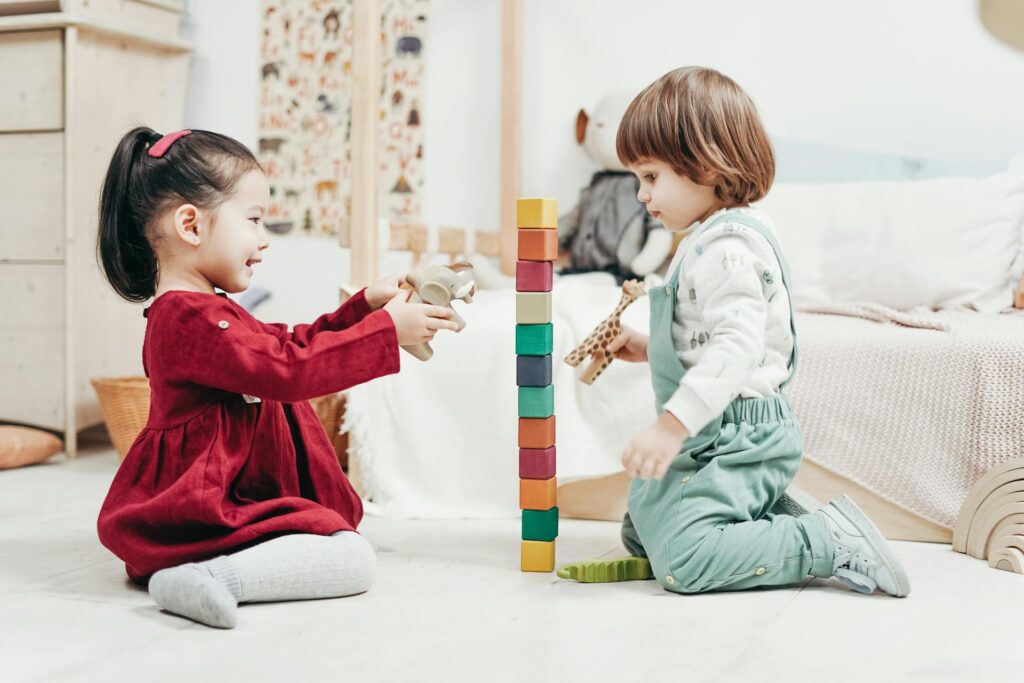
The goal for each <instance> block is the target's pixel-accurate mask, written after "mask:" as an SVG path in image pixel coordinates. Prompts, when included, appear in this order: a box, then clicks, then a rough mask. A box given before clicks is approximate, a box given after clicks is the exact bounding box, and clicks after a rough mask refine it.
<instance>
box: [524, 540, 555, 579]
mask: <svg viewBox="0 0 1024 683" xmlns="http://www.w3.org/2000/svg"><path fill="white" fill-rule="evenodd" d="M522 544H523V548H522V554H521V556H520V564H519V568H520V569H521V570H522V571H524V572H553V571H555V542H554V541H523V542H522Z"/></svg>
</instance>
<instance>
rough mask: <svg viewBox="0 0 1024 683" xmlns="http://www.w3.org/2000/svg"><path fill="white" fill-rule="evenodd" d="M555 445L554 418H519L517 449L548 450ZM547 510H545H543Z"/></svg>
mask: <svg viewBox="0 0 1024 683" xmlns="http://www.w3.org/2000/svg"><path fill="white" fill-rule="evenodd" d="M554 445H555V416H554V415H550V416H548V417H545V418H543V419H541V418H537V417H521V418H519V447H520V448H548V447H549V446H554ZM544 509H545V510H547V508H544Z"/></svg>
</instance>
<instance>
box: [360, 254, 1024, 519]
mask: <svg viewBox="0 0 1024 683" xmlns="http://www.w3.org/2000/svg"><path fill="white" fill-rule="evenodd" d="M620 293H621V290H620V289H619V288H618V287H616V286H615V285H614V282H613V281H612V280H611V278H610V277H609V276H606V275H603V274H592V275H587V276H573V277H568V278H562V279H559V280H556V283H555V290H554V311H553V317H554V323H555V338H554V363H553V369H554V384H555V415H556V429H557V435H556V442H557V453H558V476H559V480H560V481H566V480H569V479H575V478H580V477H593V476H601V475H605V474H610V473H614V472H619V471H621V465H620V463H619V454H620V452H621V450H622V448H623V446H624V445H625V443H626V442H627V441H628V440H629V438H630V437H631V436H632V434H633V433H634V432H635V431H636V430H637V429H639V428H641V427H642V426H644V425H645V424H647V423H648V422H650V421H651V420H653V419H654V407H653V406H654V403H653V396H652V392H651V388H650V379H649V374H648V368H647V366H646V365H643V364H630V363H624V362H615V363H613V364H612V365H611V367H609V368H608V370H606V371H605V373H604V374H603V375H602V376H601V377H600V378H599V379H598V380H597V382H595V383H594V385H593V386H589V387H588V386H586V385H584V384H582V383H580V382H579V381H578V380H577V379H576V375H577V374H578V372H579V371H577V370H573V369H572V368H570V367H569V366H567V365H565V364H564V363H563V362H562V361H561V359H562V358H563V357H564V356H565V354H566V353H568V351H569V350H571V348H572V346H574V345H575V344H576V343H577V342H578V341H579V340H581V339H582V338H583V337H584V336H585V335H586V334H588V333H589V332H590V330H591V329H593V327H594V325H596V324H597V323H598V322H599V321H600V320H602V319H603V318H604V317H605V316H606V315H608V313H609V312H611V310H612V309H613V308H614V307H615V305H616V303H617V302H618V300H619V296H620ZM456 305H457V306H459V304H456ZM459 311H460V313H462V315H463V317H465V318H466V320H467V323H468V325H467V328H466V329H465V330H464V331H463V332H462V333H460V334H457V335H455V334H440V335H438V336H437V338H436V339H435V341H434V343H433V346H434V350H435V355H434V358H433V359H431V360H430V361H428V362H426V363H421V362H420V361H417V360H415V359H414V358H412V357H411V356H409V355H407V354H405V353H404V352H403V354H402V371H401V372H400V373H399V374H398V375H395V376H391V377H386V378H382V379H379V380H375V381H373V382H370V383H368V384H366V385H363V386H360V387H356V388H354V389H352V390H350V392H349V403H348V408H347V413H346V425H345V428H346V429H349V430H351V431H352V432H353V436H354V442H355V446H354V449H355V450H354V451H353V453H352V456H353V457H354V458H355V459H357V460H358V462H359V466H360V476H359V486H360V490H361V492H362V493H363V494H364V495H365V496H370V497H372V499H373V501H374V503H375V506H374V507H375V508H376V509H377V510H378V511H380V512H381V513H383V514H386V515H390V516H400V517H494V516H514V515H515V514H517V513H518V478H519V475H518V448H517V445H516V439H517V392H516V377H515V365H516V360H515V359H516V356H515V293H514V292H512V291H509V290H490V291H481V292H479V296H478V297H477V301H476V302H475V303H473V304H472V305H468V306H465V305H463V306H459ZM886 311H887V309H884V308H881V307H870V306H869V307H857V306H849V305H848V306H845V307H844V308H843V309H842V311H841V312H842V313H844V315H823V314H811V313H798V315H797V333H798V337H799V345H800V367H799V371H798V372H797V374H796V378H795V379H794V381H793V383H792V384H791V385H790V386H789V387H788V388H787V393H788V395H789V396H790V398H791V400H792V401H793V404H794V407H795V409H796V413H797V417H798V419H799V420H800V423H801V425H802V427H803V429H804V434H805V437H806V451H807V457H808V458H809V459H811V460H814V461H816V462H818V463H820V464H822V465H824V466H826V467H828V468H830V469H832V470H834V471H836V472H838V473H839V474H841V475H843V476H846V477H849V478H851V479H853V480H856V481H857V482H859V483H861V484H862V485H864V486H866V487H867V488H869V489H872V490H873V491H875V492H876V493H878V494H880V495H882V496H883V497H885V498H888V499H890V500H892V501H893V502H896V503H898V504H900V505H902V506H904V507H906V508H907V509H909V510H911V511H913V512H916V513H918V514H920V515H922V516H924V517H926V518H928V519H931V520H933V521H935V522H937V523H939V524H943V525H946V526H952V525H953V523H954V521H955V518H956V515H957V513H958V512H959V507H960V503H961V502H962V501H963V499H964V497H965V496H966V494H967V491H968V490H969V488H970V486H971V484H972V483H973V482H974V481H975V480H976V479H977V478H978V477H979V476H980V475H981V474H982V473H983V472H984V471H985V470H987V469H989V468H990V467H992V466H994V465H996V464H998V463H999V462H1002V461H1004V460H1006V459H1008V458H1012V457H1019V456H1020V454H1021V452H1024V391H1022V389H1024V316H1022V315H1019V314H1010V315H982V314H976V313H923V314H914V315H908V314H903V315H895V314H894V315H892V316H888V315H887V314H886ZM857 316H860V317H857ZM624 322H625V323H626V324H628V325H630V326H632V327H635V328H637V329H640V330H642V331H646V330H647V327H648V305H647V301H646V299H641V300H640V301H638V302H637V303H635V304H634V305H633V306H632V307H631V308H630V309H628V310H627V311H626V314H625V316H624ZM897 323H899V324H897Z"/></svg>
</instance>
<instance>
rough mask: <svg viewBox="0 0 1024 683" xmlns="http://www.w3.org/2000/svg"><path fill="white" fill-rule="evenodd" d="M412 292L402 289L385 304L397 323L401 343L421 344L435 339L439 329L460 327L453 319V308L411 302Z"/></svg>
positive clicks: (402, 344) (453, 329) (392, 318)
mask: <svg viewBox="0 0 1024 683" xmlns="http://www.w3.org/2000/svg"><path fill="white" fill-rule="evenodd" d="M410 294H412V292H410V291H409V290H407V289H400V290H398V294H396V295H395V296H394V297H392V298H391V300H390V301H388V303H387V304H386V305H385V306H384V310H385V311H387V312H388V314H389V315H390V316H391V320H392V321H393V322H394V323H395V332H396V333H397V334H398V343H399V345H401V346H408V345H410V344H421V343H423V342H428V341H430V340H431V339H433V338H434V335H435V334H437V331H438V330H452V331H456V330H458V329H459V326H458V325H456V324H455V323H454V322H452V320H451V317H452V315H453V314H454V313H455V312H454V311H453V310H452V309H450V308H447V307H445V306H434V305H432V304H411V303H409V295H410Z"/></svg>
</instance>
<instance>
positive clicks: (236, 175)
mask: <svg viewBox="0 0 1024 683" xmlns="http://www.w3.org/2000/svg"><path fill="white" fill-rule="evenodd" d="M269 200H270V191H269V185H268V182H267V178H266V176H265V175H264V172H263V169H262V168H261V167H260V164H259V162H257V161H256V159H255V157H253V155H252V153H251V152H250V151H249V150H248V149H247V148H246V147H245V146H244V145H242V144H240V143H238V142H237V141H235V140H232V139H231V138H228V137H225V136H222V135H218V134H216V133H211V132H207V131H199V130H195V131H179V132H177V133H171V134H169V135H164V136H161V135H160V134H158V133H155V132H154V131H153V130H151V129H149V128H136V129H134V130H132V131H130V132H129V133H128V134H126V135H125V136H124V138H123V139H122V140H121V142H120V143H119V145H118V147H117V150H116V151H115V152H114V156H113V159H112V160H111V162H110V167H109V169H108V171H107V175H106V180H105V182H104V185H103V194H102V197H101V201H100V224H99V239H98V249H99V256H100V260H101V263H102V266H103V272H104V275H105V276H106V278H107V280H108V281H109V282H110V284H111V286H112V287H113V288H114V289H115V290H116V291H117V293H118V294H119V295H121V296H122V297H124V298H125V299H127V300H129V301H134V302H140V301H146V300H148V299H150V298H154V301H153V302H152V304H151V305H150V306H149V308H147V309H146V317H147V319H148V320H147V328H146V337H145V342H144V345H143V349H142V358H143V366H144V368H145V371H146V375H147V377H149V384H150V388H151V390H152V398H151V405H150V412H149V420H148V422H147V423H146V426H145V428H144V429H143V430H142V432H141V433H140V434H139V436H138V438H136V440H135V443H134V444H132V447H131V450H130V451H129V452H128V455H127V457H126V458H125V460H124V462H123V463H122V465H121V467H120V469H119V470H118V472H117V475H116V476H115V478H114V481H113V483H112V484H111V486H110V491H109V493H108V494H107V497H106V500H105V501H104V503H103V507H102V509H101V510H100V515H99V521H98V524H97V527H98V531H99V538H100V541H101V542H102V543H103V545H105V546H106V547H107V548H109V549H110V550H111V551H112V552H113V553H114V554H115V555H117V556H118V557H119V558H121V559H122V560H124V562H125V565H126V567H127V571H128V575H129V577H131V578H132V579H133V580H136V581H140V582H144V581H146V580H147V579H148V583H149V592H150V595H152V597H153V599H154V600H155V602H156V603H157V604H158V605H159V606H160V607H162V608H163V609H165V610H167V611H169V612H173V613H175V614H179V615H182V616H185V617H188V618H190V619H194V620H196V621H199V622H202V623H204V624H208V625H210V626H217V627H221V628H231V627H233V626H234V625H235V623H236V620H237V616H236V613H237V605H238V603H240V602H254V601H268V600H297V599H308V598H324V597H338V596H343V595H352V594H356V593H361V592H364V591H366V590H367V589H368V588H369V586H370V584H371V583H372V580H373V573H374V569H375V566H376V559H375V556H374V552H373V548H372V547H371V546H370V544H369V543H368V542H367V541H366V540H365V539H364V538H363V537H362V536H360V535H359V534H358V533H356V527H357V526H358V524H359V521H360V519H361V518H362V504H361V502H360V500H359V496H358V495H357V494H356V493H355V491H354V490H353V488H352V485H351V484H350V483H349V481H348V479H347V478H346V477H345V475H344V474H343V473H342V471H341V467H340V466H339V464H338V460H337V458H336V456H335V453H334V449H333V447H332V446H331V442H330V440H329V439H328V437H327V434H326V433H325V432H324V429H323V427H322V426H321V424H320V421H319V420H318V419H317V416H316V413H315V412H314V411H313V409H312V407H311V406H310V405H309V403H308V400H309V399H311V398H315V397H317V396H322V395H324V394H329V393H332V392H336V391H341V390H343V389H346V388H348V387H351V386H353V385H355V384H359V383H360V382H367V381H369V380H372V379H374V378H375V377H381V376H383V375H388V374H392V373H395V372H398V370H399V351H398V347H399V345H403V344H414V343H419V342H423V341H429V340H430V339H432V338H433V337H434V334H436V332H437V331H438V330H441V329H455V323H454V322H452V321H451V320H450V318H451V311H450V310H449V309H447V308H442V307H436V306H430V305H427V304H412V303H409V302H408V293H407V292H406V291H405V290H402V289H399V284H401V281H402V278H399V277H390V278H386V279H384V280H382V281H380V282H377V283H375V284H373V285H371V286H369V287H367V288H366V289H364V290H362V291H360V292H359V293H358V294H356V295H355V296H353V297H352V298H350V299H349V300H348V301H347V302H345V303H344V304H343V305H342V306H341V307H340V308H339V309H338V310H336V311H334V312H333V313H328V314H326V315H323V316H321V317H320V318H318V319H317V320H316V321H315V322H313V323H312V324H309V325H298V326H296V327H295V328H294V329H293V330H291V331H289V330H288V328H287V327H286V326H285V325H280V324H273V325H270V324H265V323H262V322H260V321H259V320H257V319H256V318H254V317H252V316H251V315H249V313H248V312H246V311H245V309H243V308H242V307H241V306H239V305H238V304H236V303H234V302H233V301H232V300H231V299H229V298H227V296H225V295H224V294H218V293H215V291H214V288H217V289H220V290H222V291H223V292H230V293H234V292H241V291H243V290H244V289H245V288H246V287H248V286H249V281H250V279H251V278H252V272H253V271H252V266H253V265H255V264H257V263H259V262H260V261H261V260H263V252H264V250H265V249H266V248H267V246H268V243H267V237H266V232H265V230H264V227H263V218H264V217H265V215H266V212H267V206H268V204H269Z"/></svg>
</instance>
